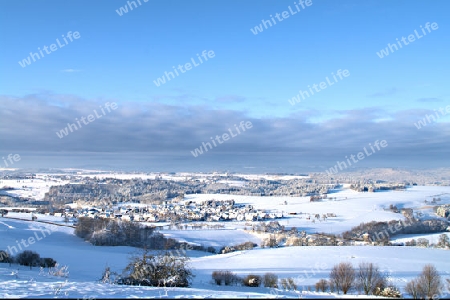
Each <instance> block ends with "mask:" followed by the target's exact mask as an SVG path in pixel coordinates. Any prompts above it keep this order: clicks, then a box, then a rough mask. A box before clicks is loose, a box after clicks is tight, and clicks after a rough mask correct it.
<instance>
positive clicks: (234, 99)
mask: <svg viewBox="0 0 450 300" xmlns="http://www.w3.org/2000/svg"><path fill="white" fill-rule="evenodd" d="M215 101H218V102H227V103H230V102H244V101H245V97H242V96H237V95H226V96H221V97H216V99H215Z"/></svg>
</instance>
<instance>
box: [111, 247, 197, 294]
mask: <svg viewBox="0 0 450 300" xmlns="http://www.w3.org/2000/svg"><path fill="white" fill-rule="evenodd" d="M188 262H189V257H187V256H172V255H170V253H168V252H166V253H164V254H162V255H151V254H149V253H148V250H144V251H143V252H142V255H139V256H134V257H133V258H132V259H131V261H130V263H129V264H128V266H127V267H126V268H125V274H126V275H125V276H124V277H123V278H121V279H120V280H118V282H117V283H118V284H125V285H143V286H171V287H188V286H189V285H190V282H191V279H192V278H193V277H194V275H193V273H192V270H191V269H190V268H189V266H188Z"/></svg>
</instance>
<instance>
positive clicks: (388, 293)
mask: <svg viewBox="0 0 450 300" xmlns="http://www.w3.org/2000/svg"><path fill="white" fill-rule="evenodd" d="M374 295H377V296H382V297H389V298H401V297H402V293H400V291H399V290H398V288H396V287H395V286H388V287H385V288H383V289H381V288H379V287H377V288H376V289H375V291H374Z"/></svg>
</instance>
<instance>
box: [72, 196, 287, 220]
mask: <svg viewBox="0 0 450 300" xmlns="http://www.w3.org/2000/svg"><path fill="white" fill-rule="evenodd" d="M64 215H65V216H68V217H91V218H112V219H121V220H126V221H134V222H170V223H176V222H187V221H206V222H219V221H264V220H274V219H279V218H283V213H282V212H268V211H264V210H261V209H255V208H254V207H253V206H252V205H243V204H236V203H235V201H234V200H207V201H203V202H193V201H185V200H181V201H164V202H163V203H162V204H160V205H157V204H151V205H144V204H137V203H130V204H122V205H117V206H115V207H89V208H78V209H76V210H75V209H71V208H66V211H65V213H64Z"/></svg>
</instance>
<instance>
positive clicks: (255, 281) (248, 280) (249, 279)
mask: <svg viewBox="0 0 450 300" xmlns="http://www.w3.org/2000/svg"><path fill="white" fill-rule="evenodd" d="M242 283H243V284H244V285H245V286H250V287H259V286H261V283H262V278H261V276H259V275H253V274H250V275H247V276H246V277H244V279H243V280H242Z"/></svg>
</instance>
